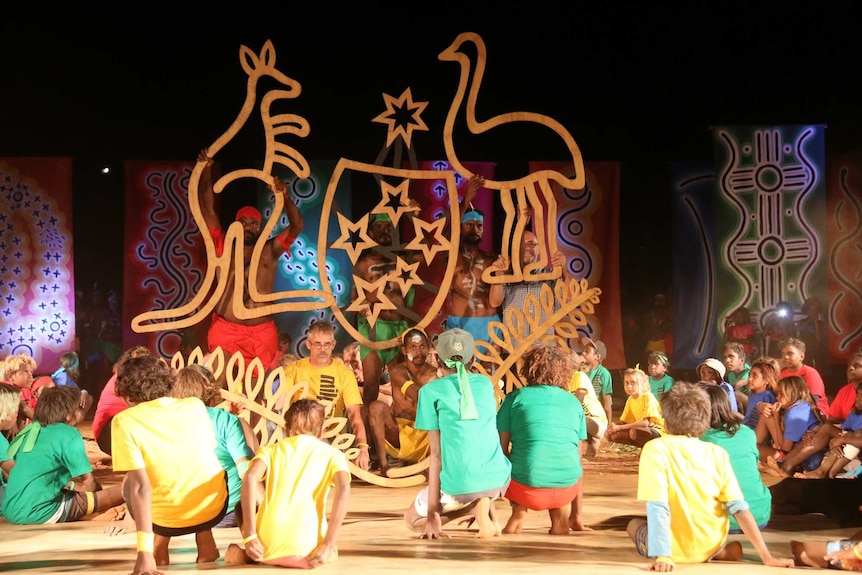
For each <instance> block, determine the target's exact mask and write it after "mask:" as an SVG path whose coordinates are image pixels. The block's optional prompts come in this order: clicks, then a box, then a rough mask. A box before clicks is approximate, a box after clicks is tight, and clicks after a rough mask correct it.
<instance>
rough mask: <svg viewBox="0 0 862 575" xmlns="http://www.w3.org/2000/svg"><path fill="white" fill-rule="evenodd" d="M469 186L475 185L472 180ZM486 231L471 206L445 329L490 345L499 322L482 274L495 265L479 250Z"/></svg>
mask: <svg viewBox="0 0 862 575" xmlns="http://www.w3.org/2000/svg"><path fill="white" fill-rule="evenodd" d="M470 184H471V185H472V184H473V181H472V179H471V182H470ZM484 231H485V216H484V214H482V212H481V211H479V210H477V209H474V208H472V207H470V208H469V209H467V210H466V211H464V212H463V215H462V216H461V246H460V250H459V253H458V265H457V267H456V268H455V276H454V278H453V279H452V299H451V307H450V308H449V317H448V318H447V319H446V329H453V328H460V329H463V330H464V331H467V332H469V333H470V335H472V336H473V339H474V340H475V341H484V342H490V340H491V337H490V335H489V331H488V330H489V326H490V323H491V322H492V321H499V319H500V317H499V315H497V308H496V307H493V306H492V305H491V304H490V302H489V300H488V295H489V292H490V288H489V286H488V284H486V283H485V282H484V281H482V272H484V271H485V269H486V268H488V267H490V266H492V265H493V264H494V261H495V260H496V259H497V256H496V255H495V254H491V253H488V252H486V251H483V250H481V249H480V248H479V243H480V242H481V241H482V236H483V234H484Z"/></svg>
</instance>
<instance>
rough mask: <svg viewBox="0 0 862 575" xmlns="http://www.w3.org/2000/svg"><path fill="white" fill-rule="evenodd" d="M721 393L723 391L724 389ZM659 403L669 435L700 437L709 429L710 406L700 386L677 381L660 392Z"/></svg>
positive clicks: (707, 397)
mask: <svg viewBox="0 0 862 575" xmlns="http://www.w3.org/2000/svg"><path fill="white" fill-rule="evenodd" d="M722 393H725V392H724V390H722ZM725 395H726V393H725ZM659 404H660V405H661V413H662V416H663V417H664V428H665V430H666V431H667V432H668V433H670V434H671V435H687V436H689V437H700V436H701V435H703V434H704V433H706V430H707V429H709V422H710V419H712V406H711V405H710V402H709V396H708V395H707V394H706V391H705V390H704V389H703V388H702V387H701V386H699V385H697V384H694V383H689V382H687V381H678V382H676V383H674V384H673V387H671V388H670V389H669V390H667V391H666V392H664V393H663V394H662V396H661V399H660V400H659Z"/></svg>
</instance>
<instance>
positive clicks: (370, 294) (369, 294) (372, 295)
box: [347, 275, 397, 327]
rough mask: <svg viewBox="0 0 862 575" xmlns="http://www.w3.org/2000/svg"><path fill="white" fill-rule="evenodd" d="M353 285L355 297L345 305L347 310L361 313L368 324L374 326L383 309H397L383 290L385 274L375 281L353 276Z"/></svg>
mask: <svg viewBox="0 0 862 575" xmlns="http://www.w3.org/2000/svg"><path fill="white" fill-rule="evenodd" d="M353 285H354V286H355V287H356V292H357V294H359V295H357V297H356V299H355V300H353V301H352V302H350V305H349V306H347V311H353V312H357V313H362V314H364V315H365V319H367V320H368V324H369V325H370V326H371V327H374V324H375V323H376V322H377V317H378V316H379V315H380V312H381V311H383V310H394V309H397V308H396V307H395V304H394V303H392V300H390V299H389V298H388V297H387V296H386V294H385V293H384V290H385V288H386V276H383V277H381V278H378V279H377V280H376V281H373V282H367V281H365V280H364V279H362V278H361V277H359V276H357V275H354V276H353Z"/></svg>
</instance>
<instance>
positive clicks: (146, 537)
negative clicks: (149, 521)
mask: <svg viewBox="0 0 862 575" xmlns="http://www.w3.org/2000/svg"><path fill="white" fill-rule="evenodd" d="M137 536H138V553H152V552H153V546H154V542H155V539H156V535H155V533H147V532H146V531H138V532H137Z"/></svg>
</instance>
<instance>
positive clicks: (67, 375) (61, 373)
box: [51, 351, 93, 415]
mask: <svg viewBox="0 0 862 575" xmlns="http://www.w3.org/2000/svg"><path fill="white" fill-rule="evenodd" d="M80 365H81V362H80V361H79V360H78V354H77V353H75V352H74V351H73V352H69V353H64V354H63V355H62V356H60V368H59V369H57V371H55V372H54V373H52V374H51V379H52V380H53V381H54V385H56V386H58V387H59V386H61V385H67V386H69V387H72V388H74V389H77V390H78V391H80V393H81V402H80V404H79V406H80V408H81V412H82V413H83V414H84V415H86V414H87V412H88V411H90V407H91V406H92V405H93V398H92V397H91V396H90V394H89V393H88V392H87V390H86V389H81V388H80V387H79V386H78V380H79V379H81V369H80Z"/></svg>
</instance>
